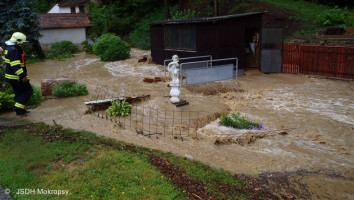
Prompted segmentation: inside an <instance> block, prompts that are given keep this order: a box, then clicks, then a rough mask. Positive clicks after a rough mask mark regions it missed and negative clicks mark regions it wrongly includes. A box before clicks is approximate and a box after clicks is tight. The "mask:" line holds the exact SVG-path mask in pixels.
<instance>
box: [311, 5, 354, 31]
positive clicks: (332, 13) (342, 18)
mask: <svg viewBox="0 0 354 200" xmlns="http://www.w3.org/2000/svg"><path fill="white" fill-rule="evenodd" d="M348 15H349V12H348V9H347V8H344V9H341V8H338V6H335V7H334V8H332V9H328V10H326V11H325V12H323V14H320V15H319V16H318V17H317V21H318V22H319V23H320V25H323V26H341V27H343V26H346V24H345V22H346V17H347V16H348Z"/></svg>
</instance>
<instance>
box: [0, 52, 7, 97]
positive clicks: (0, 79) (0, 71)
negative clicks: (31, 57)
mask: <svg viewBox="0 0 354 200" xmlns="http://www.w3.org/2000/svg"><path fill="white" fill-rule="evenodd" d="M0 60H1V58H0ZM8 88H9V84H7V83H6V82H5V68H2V67H0V92H5V91H6V90H7V89H8Z"/></svg>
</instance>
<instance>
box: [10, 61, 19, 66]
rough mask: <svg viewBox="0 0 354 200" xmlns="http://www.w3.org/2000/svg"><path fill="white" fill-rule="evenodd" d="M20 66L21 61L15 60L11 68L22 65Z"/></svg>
mask: <svg viewBox="0 0 354 200" xmlns="http://www.w3.org/2000/svg"><path fill="white" fill-rule="evenodd" d="M20 64H21V61H20V60H15V61H12V62H10V65H11V67H12V66H15V65H20Z"/></svg>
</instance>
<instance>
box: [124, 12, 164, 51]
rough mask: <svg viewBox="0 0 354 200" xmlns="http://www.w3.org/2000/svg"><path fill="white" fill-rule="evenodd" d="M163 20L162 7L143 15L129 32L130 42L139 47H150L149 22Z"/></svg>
mask: <svg viewBox="0 0 354 200" xmlns="http://www.w3.org/2000/svg"><path fill="white" fill-rule="evenodd" d="M163 20H165V12H164V8H160V9H156V10H155V11H154V12H152V13H149V14H147V15H146V16H144V17H143V18H142V19H141V20H140V21H139V22H138V23H136V24H135V25H134V30H133V31H132V32H131V33H130V34H129V42H130V44H131V45H132V46H134V47H137V48H139V49H150V24H151V23H153V22H157V21H163Z"/></svg>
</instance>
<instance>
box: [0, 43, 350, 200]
mask: <svg viewBox="0 0 354 200" xmlns="http://www.w3.org/2000/svg"><path fill="white" fill-rule="evenodd" d="M149 53H150V52H149V51H143V50H139V49H132V52H131V55H132V56H131V58H130V59H128V60H125V61H117V62H101V61H100V60H99V58H98V57H96V56H94V55H87V54H85V53H80V54H77V55H76V56H75V57H74V58H71V59H66V60H65V61H58V60H46V61H45V62H41V63H36V64H32V65H28V67H27V68H28V71H29V75H30V78H31V82H32V84H33V85H35V86H38V87H40V83H41V80H42V79H47V78H59V77H61V76H66V77H70V78H75V79H76V80H77V81H78V82H79V83H85V84H86V85H87V87H88V89H89V92H90V94H89V95H87V96H83V97H75V98H66V99H47V100H46V101H44V102H43V103H42V104H41V105H40V106H39V107H37V108H35V109H33V110H31V114H30V115H29V116H27V117H26V118H24V119H25V120H28V121H30V122H40V121H44V122H46V123H48V124H53V120H54V121H55V122H56V123H58V124H61V125H63V126H64V127H69V128H74V129H85V130H89V131H92V132H95V133H97V134H98V135H103V136H106V137H110V138H115V139H117V140H122V141H125V142H130V143H134V144H137V145H142V146H145V147H149V148H153V149H158V150H162V151H166V152H172V153H175V154H177V155H180V156H184V155H186V154H190V155H193V159H194V160H197V161H201V162H203V163H206V164H208V165H210V166H213V167H215V168H222V169H224V170H227V171H230V172H232V173H236V174H247V175H259V174H267V176H272V175H274V176H276V173H280V172H281V173H286V174H287V177H289V179H288V180H289V181H290V185H291V184H292V185H293V187H294V188H293V189H294V190H297V191H298V192H293V193H291V196H292V197H294V198H297V199H302V198H305V197H306V198H308V199H354V150H353V144H354V140H353V138H354V137H353V136H354V82H353V81H349V80H331V79H323V78H319V77H309V76H305V75H290V74H262V73H260V72H258V71H257V70H246V72H245V75H244V76H242V77H239V78H238V80H227V81H223V82H219V83H211V84H205V85H200V86H193V87H186V86H182V88H181V92H182V98H183V99H186V100H187V101H188V102H189V103H190V104H189V105H188V106H183V107H181V108H175V106H173V105H171V104H170V103H169V100H168V97H166V96H168V95H169V90H170V88H168V87H167V83H168V82H158V83H146V82H143V78H144V77H150V78H153V77H156V76H158V77H163V76H164V73H163V66H160V65H156V64H153V63H147V62H143V63H138V59H141V58H142V56H143V55H144V54H149ZM220 85H221V86H222V87H224V88H225V87H226V88H227V87H228V88H231V89H230V90H225V91H224V92H223V93H220V92H219V93H215V91H214V92H211V93H210V94H211V95H209V94H208V92H205V91H212V90H213V88H214V90H217V89H218V88H220V87H221V86H220ZM97 86H100V87H105V88H109V89H110V90H113V91H117V92H122V90H124V92H125V95H126V96H129V95H142V94H150V95H151V98H150V100H147V101H144V102H142V103H141V104H140V105H143V106H151V107H154V108H161V109H177V110H178V109H184V110H188V109H190V110H198V111H208V112H211V113H212V112H217V111H226V110H237V111H239V112H240V113H241V114H242V115H243V116H246V117H248V118H249V119H251V120H252V121H255V122H258V123H261V124H262V125H263V127H264V130H236V129H232V128H228V127H223V126H220V124H219V120H218V119H217V120H215V121H211V122H210V123H208V124H207V125H206V126H204V127H202V128H199V129H198V134H199V140H194V139H192V138H190V139H188V140H184V141H181V140H176V139H173V138H171V137H160V138H159V139H156V138H154V137H152V138H149V137H144V136H141V135H137V134H136V133H134V132H133V131H129V130H123V129H120V128H118V127H116V126H114V125H113V124H112V123H111V122H110V121H109V120H105V119H100V118H98V117H96V116H94V115H88V114H84V113H85V111H86V110H87V107H86V106H85V104H84V102H86V101H89V100H91V99H92V95H93V93H94V91H95V89H96V88H97ZM0 117H15V115H14V113H4V114H2V115H1V116H0ZM263 177H264V176H263ZM297 183H300V185H305V186H306V187H303V188H302V187H299V184H297ZM279 184H281V183H278V185H277V186H272V185H268V186H269V187H270V188H273V189H274V188H278V189H274V192H275V193H277V192H278V193H281V190H282V188H281V187H280V186H279ZM297 186H298V187H297ZM279 187H280V188H279ZM301 193H306V194H307V196H306V195H305V197H304V195H301Z"/></svg>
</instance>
